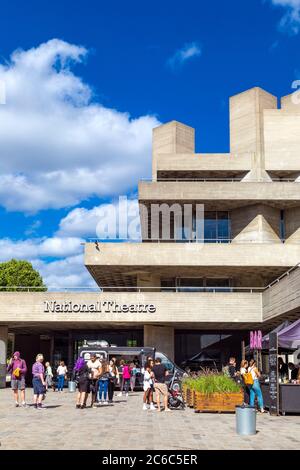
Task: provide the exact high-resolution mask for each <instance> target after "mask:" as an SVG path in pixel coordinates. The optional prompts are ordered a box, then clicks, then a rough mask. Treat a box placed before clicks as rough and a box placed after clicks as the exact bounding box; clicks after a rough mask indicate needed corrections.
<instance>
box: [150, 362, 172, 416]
mask: <svg viewBox="0 0 300 470" xmlns="http://www.w3.org/2000/svg"><path fill="white" fill-rule="evenodd" d="M152 372H153V374H154V390H155V396H156V404H157V411H161V409H160V394H161V395H162V396H163V403H164V409H165V411H170V408H169V407H168V396H169V392H168V387H167V385H166V383H165V382H166V376H167V375H168V371H167V369H166V367H165V366H164V365H163V364H162V363H161V359H160V358H157V359H155V365H154V367H153V369H152Z"/></svg>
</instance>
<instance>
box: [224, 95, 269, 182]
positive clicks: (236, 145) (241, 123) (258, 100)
mask: <svg viewBox="0 0 300 470" xmlns="http://www.w3.org/2000/svg"><path fill="white" fill-rule="evenodd" d="M264 109H277V98H276V97H275V96H273V95H271V94H270V93H267V92H266V91H264V90H262V89H261V88H258V87H255V88H252V89H251V90H247V91H245V92H243V93H240V94H238V95H235V96H233V97H231V98H230V152H231V153H247V152H250V153H252V154H253V158H252V165H251V166H252V168H251V171H250V172H249V173H247V175H246V176H245V178H243V181H271V178H270V176H269V175H268V173H267V172H266V170H265V143H264Z"/></svg>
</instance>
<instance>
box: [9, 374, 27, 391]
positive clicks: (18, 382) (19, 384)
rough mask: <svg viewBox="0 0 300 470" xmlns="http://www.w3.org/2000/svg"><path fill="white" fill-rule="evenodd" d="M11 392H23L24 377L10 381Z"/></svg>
mask: <svg viewBox="0 0 300 470" xmlns="http://www.w3.org/2000/svg"><path fill="white" fill-rule="evenodd" d="M11 388H12V390H25V377H21V378H20V379H11Z"/></svg>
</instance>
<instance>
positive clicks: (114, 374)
mask: <svg viewBox="0 0 300 470" xmlns="http://www.w3.org/2000/svg"><path fill="white" fill-rule="evenodd" d="M108 372H109V381H108V403H112V402H113V399H114V392H115V386H116V385H117V384H118V383H120V376H119V371H118V368H117V366H116V363H115V361H114V360H113V359H111V360H110V361H109V366H108Z"/></svg>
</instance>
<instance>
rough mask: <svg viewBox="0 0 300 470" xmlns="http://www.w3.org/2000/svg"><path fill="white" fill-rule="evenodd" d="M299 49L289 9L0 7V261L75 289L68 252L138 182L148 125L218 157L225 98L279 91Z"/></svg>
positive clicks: (296, 65) (299, 22) (215, 4)
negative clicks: (182, 126) (185, 129)
mask: <svg viewBox="0 0 300 470" xmlns="http://www.w3.org/2000/svg"><path fill="white" fill-rule="evenodd" d="M299 46H300V0H243V1H240V0H231V1H224V0H216V1H209V2H208V1H202V0H201V1H199V0H193V1H191V0H190V1H189V0H186V1H185V2H184V4H183V3H182V2H179V1H176V0H172V1H169V0H164V1H163V2H161V1H156V0H154V1H152V2H140V1H135V0H131V1H130V2H124V1H117V0H116V1H113V2H104V1H99V0H98V1H91V0H90V1H89V0H87V1H85V2H82V1H76V2H74V1H72V2H71V1H66V0H64V1H58V0H52V1H51V2H47V3H46V2H40V1H38V0H36V1H32V0H31V1H30V0H29V1H28V2H24V1H19V0H16V1H12V2H6V3H5V4H4V5H2V6H1V16H0V83H3V82H4V83H5V91H6V92H5V103H6V104H0V217H1V224H0V260H6V259H9V258H10V257H12V256H16V257H19V258H26V259H30V260H31V261H33V263H34V265H35V266H36V267H37V268H38V269H40V271H41V273H42V274H43V276H44V277H45V279H46V282H47V283H48V285H50V284H57V285H84V284H88V283H89V282H90V280H89V275H88V274H87V273H86V272H85V270H84V269H83V268H82V254H81V253H82V245H81V243H82V241H83V240H84V239H86V238H88V237H93V236H95V221H96V220H97V214H99V212H98V210H99V207H101V205H103V204H107V203H109V202H110V201H114V200H115V199H116V198H117V197H118V195H119V194H128V195H129V196H130V197H131V198H132V199H133V200H134V198H135V196H136V189H137V181H138V179H139V178H141V177H148V176H150V168H151V130H152V128H153V127H154V126H156V125H158V124H159V123H164V122H167V121H169V120H172V119H176V120H179V121H182V122H184V123H186V124H189V125H191V126H193V127H195V129H196V150H197V152H227V151H228V150H229V130H228V99H229V97H230V96H231V95H234V94H236V93H239V92H240V91H243V90H245V89H247V88H251V87H253V86H261V87H263V88H265V89H266V90H268V91H270V92H271V93H273V94H274V95H277V96H279V97H280V96H283V95H286V94H289V93H291V92H292V91H293V90H292V88H291V84H292V82H293V81H294V80H295V79H296V78H298V79H299V78H300V56H299V51H300V47H299ZM17 50H18V52H15V51H17ZM12 54H14V55H13V56H12ZM0 90H1V88H0ZM0 97H1V93H0ZM216 129H217V130H216Z"/></svg>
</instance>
